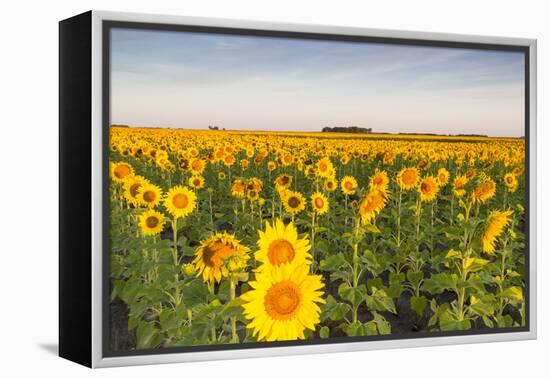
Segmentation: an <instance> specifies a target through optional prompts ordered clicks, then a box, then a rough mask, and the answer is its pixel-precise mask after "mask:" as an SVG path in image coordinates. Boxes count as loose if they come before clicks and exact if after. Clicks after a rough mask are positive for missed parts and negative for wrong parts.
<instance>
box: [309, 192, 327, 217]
mask: <svg viewBox="0 0 550 378" xmlns="http://www.w3.org/2000/svg"><path fill="white" fill-rule="evenodd" d="M311 207H312V208H313V211H315V214H317V215H323V214H325V213H326V212H327V211H328V199H327V197H326V196H325V195H324V194H323V193H320V192H315V193H313V194H312V195H311Z"/></svg>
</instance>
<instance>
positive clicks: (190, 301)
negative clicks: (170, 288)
mask: <svg viewBox="0 0 550 378" xmlns="http://www.w3.org/2000/svg"><path fill="white" fill-rule="evenodd" d="M208 294H209V291H208V287H207V286H206V284H204V283H203V282H202V281H201V280H198V279H196V280H193V281H191V282H189V283H188V284H187V285H185V287H184V288H183V290H182V294H181V296H182V299H183V303H185V305H186V306H187V307H188V308H191V307H195V306H196V305H199V304H202V303H206V302H207V298H208Z"/></svg>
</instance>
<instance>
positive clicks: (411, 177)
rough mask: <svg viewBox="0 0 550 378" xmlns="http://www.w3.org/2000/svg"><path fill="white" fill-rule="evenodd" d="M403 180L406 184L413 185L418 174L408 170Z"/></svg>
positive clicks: (404, 173)
mask: <svg viewBox="0 0 550 378" xmlns="http://www.w3.org/2000/svg"><path fill="white" fill-rule="evenodd" d="M401 179H402V180H403V182H404V183H405V184H407V185H411V184H412V183H414V180H416V174H415V172H414V171H413V170H407V171H405V172H403V175H402V176H401Z"/></svg>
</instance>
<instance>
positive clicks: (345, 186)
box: [340, 176, 357, 196]
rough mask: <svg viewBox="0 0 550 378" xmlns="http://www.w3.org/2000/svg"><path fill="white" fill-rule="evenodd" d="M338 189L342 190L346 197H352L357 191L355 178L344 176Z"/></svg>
mask: <svg viewBox="0 0 550 378" xmlns="http://www.w3.org/2000/svg"><path fill="white" fill-rule="evenodd" d="M340 188H341V189H342V193H344V194H345V195H346V196H349V195H352V194H354V193H355V190H356V189H357V180H356V179H355V177H352V176H345V177H344V178H343V179H342V181H341V182H340Z"/></svg>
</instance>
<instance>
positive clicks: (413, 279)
mask: <svg viewBox="0 0 550 378" xmlns="http://www.w3.org/2000/svg"><path fill="white" fill-rule="evenodd" d="M423 279H424V272H422V271H420V272H413V271H412V270H409V271H408V272H407V280H409V283H410V284H411V285H412V286H413V287H418V285H419V284H420V282H422V280H423Z"/></svg>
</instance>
